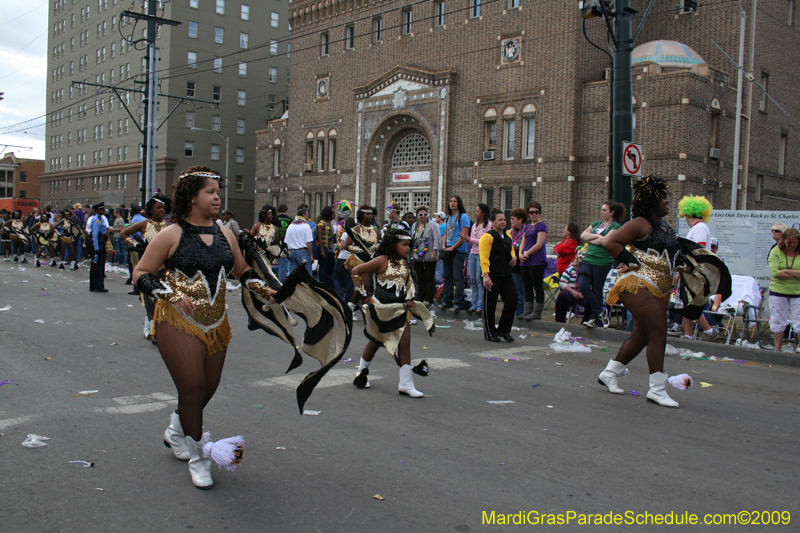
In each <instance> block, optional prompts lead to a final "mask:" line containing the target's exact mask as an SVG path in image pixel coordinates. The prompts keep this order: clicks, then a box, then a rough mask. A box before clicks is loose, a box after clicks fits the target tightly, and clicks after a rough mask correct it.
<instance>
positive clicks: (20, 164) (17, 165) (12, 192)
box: [0, 152, 44, 199]
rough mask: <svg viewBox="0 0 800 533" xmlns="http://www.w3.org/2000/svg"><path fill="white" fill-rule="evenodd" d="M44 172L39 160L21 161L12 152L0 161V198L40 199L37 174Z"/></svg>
mask: <svg viewBox="0 0 800 533" xmlns="http://www.w3.org/2000/svg"><path fill="white" fill-rule="evenodd" d="M42 172H44V161H43V160H41V159H23V158H21V157H17V156H16V155H15V154H14V152H7V153H5V154H3V157H2V159H0V198H31V199H39V198H40V195H41V193H40V184H39V174H41V173H42Z"/></svg>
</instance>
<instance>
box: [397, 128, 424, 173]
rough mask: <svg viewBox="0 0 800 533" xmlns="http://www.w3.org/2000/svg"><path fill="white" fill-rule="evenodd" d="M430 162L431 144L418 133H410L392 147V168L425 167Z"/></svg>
mask: <svg viewBox="0 0 800 533" xmlns="http://www.w3.org/2000/svg"><path fill="white" fill-rule="evenodd" d="M430 164H431V145H430V143H429V142H428V139H426V138H425V137H423V136H422V135H420V134H419V133H411V134H409V135H406V136H405V137H403V140H401V141H400V143H399V144H398V145H397V148H395V149H394V154H392V168H409V167H427V166H430Z"/></svg>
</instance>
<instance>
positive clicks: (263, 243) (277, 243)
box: [250, 204, 289, 265]
mask: <svg viewBox="0 0 800 533" xmlns="http://www.w3.org/2000/svg"><path fill="white" fill-rule="evenodd" d="M277 216H278V210H277V209H275V207H274V206H271V205H269V204H266V205H264V206H263V207H262V208H261V210H260V211H259V212H258V222H256V223H255V224H254V225H253V228H252V229H251V230H250V235H252V236H253V238H254V239H255V241H256V247H257V249H258V252H259V254H261V257H262V258H263V259H264V261H265V262H266V264H268V265H272V262H273V261H277V260H278V258H279V257H289V250H288V249H287V248H286V244H285V243H284V242H283V241H282V240H281V238H280V230H279V229H278V227H277V226H276V225H275V224H274V221H275V219H276V217H277Z"/></svg>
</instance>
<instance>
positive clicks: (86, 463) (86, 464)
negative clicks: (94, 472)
mask: <svg viewBox="0 0 800 533" xmlns="http://www.w3.org/2000/svg"><path fill="white" fill-rule="evenodd" d="M67 463H69V464H79V465H82V466H83V467H84V468H91V467H93V466H94V463H90V462H89V461H67Z"/></svg>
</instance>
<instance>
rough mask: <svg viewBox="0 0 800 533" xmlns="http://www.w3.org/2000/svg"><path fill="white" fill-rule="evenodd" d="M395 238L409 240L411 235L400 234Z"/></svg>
mask: <svg viewBox="0 0 800 533" xmlns="http://www.w3.org/2000/svg"><path fill="white" fill-rule="evenodd" d="M397 238H398V239H399V240H401V241H410V240H411V236H410V235H400V236H398V237H397Z"/></svg>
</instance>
